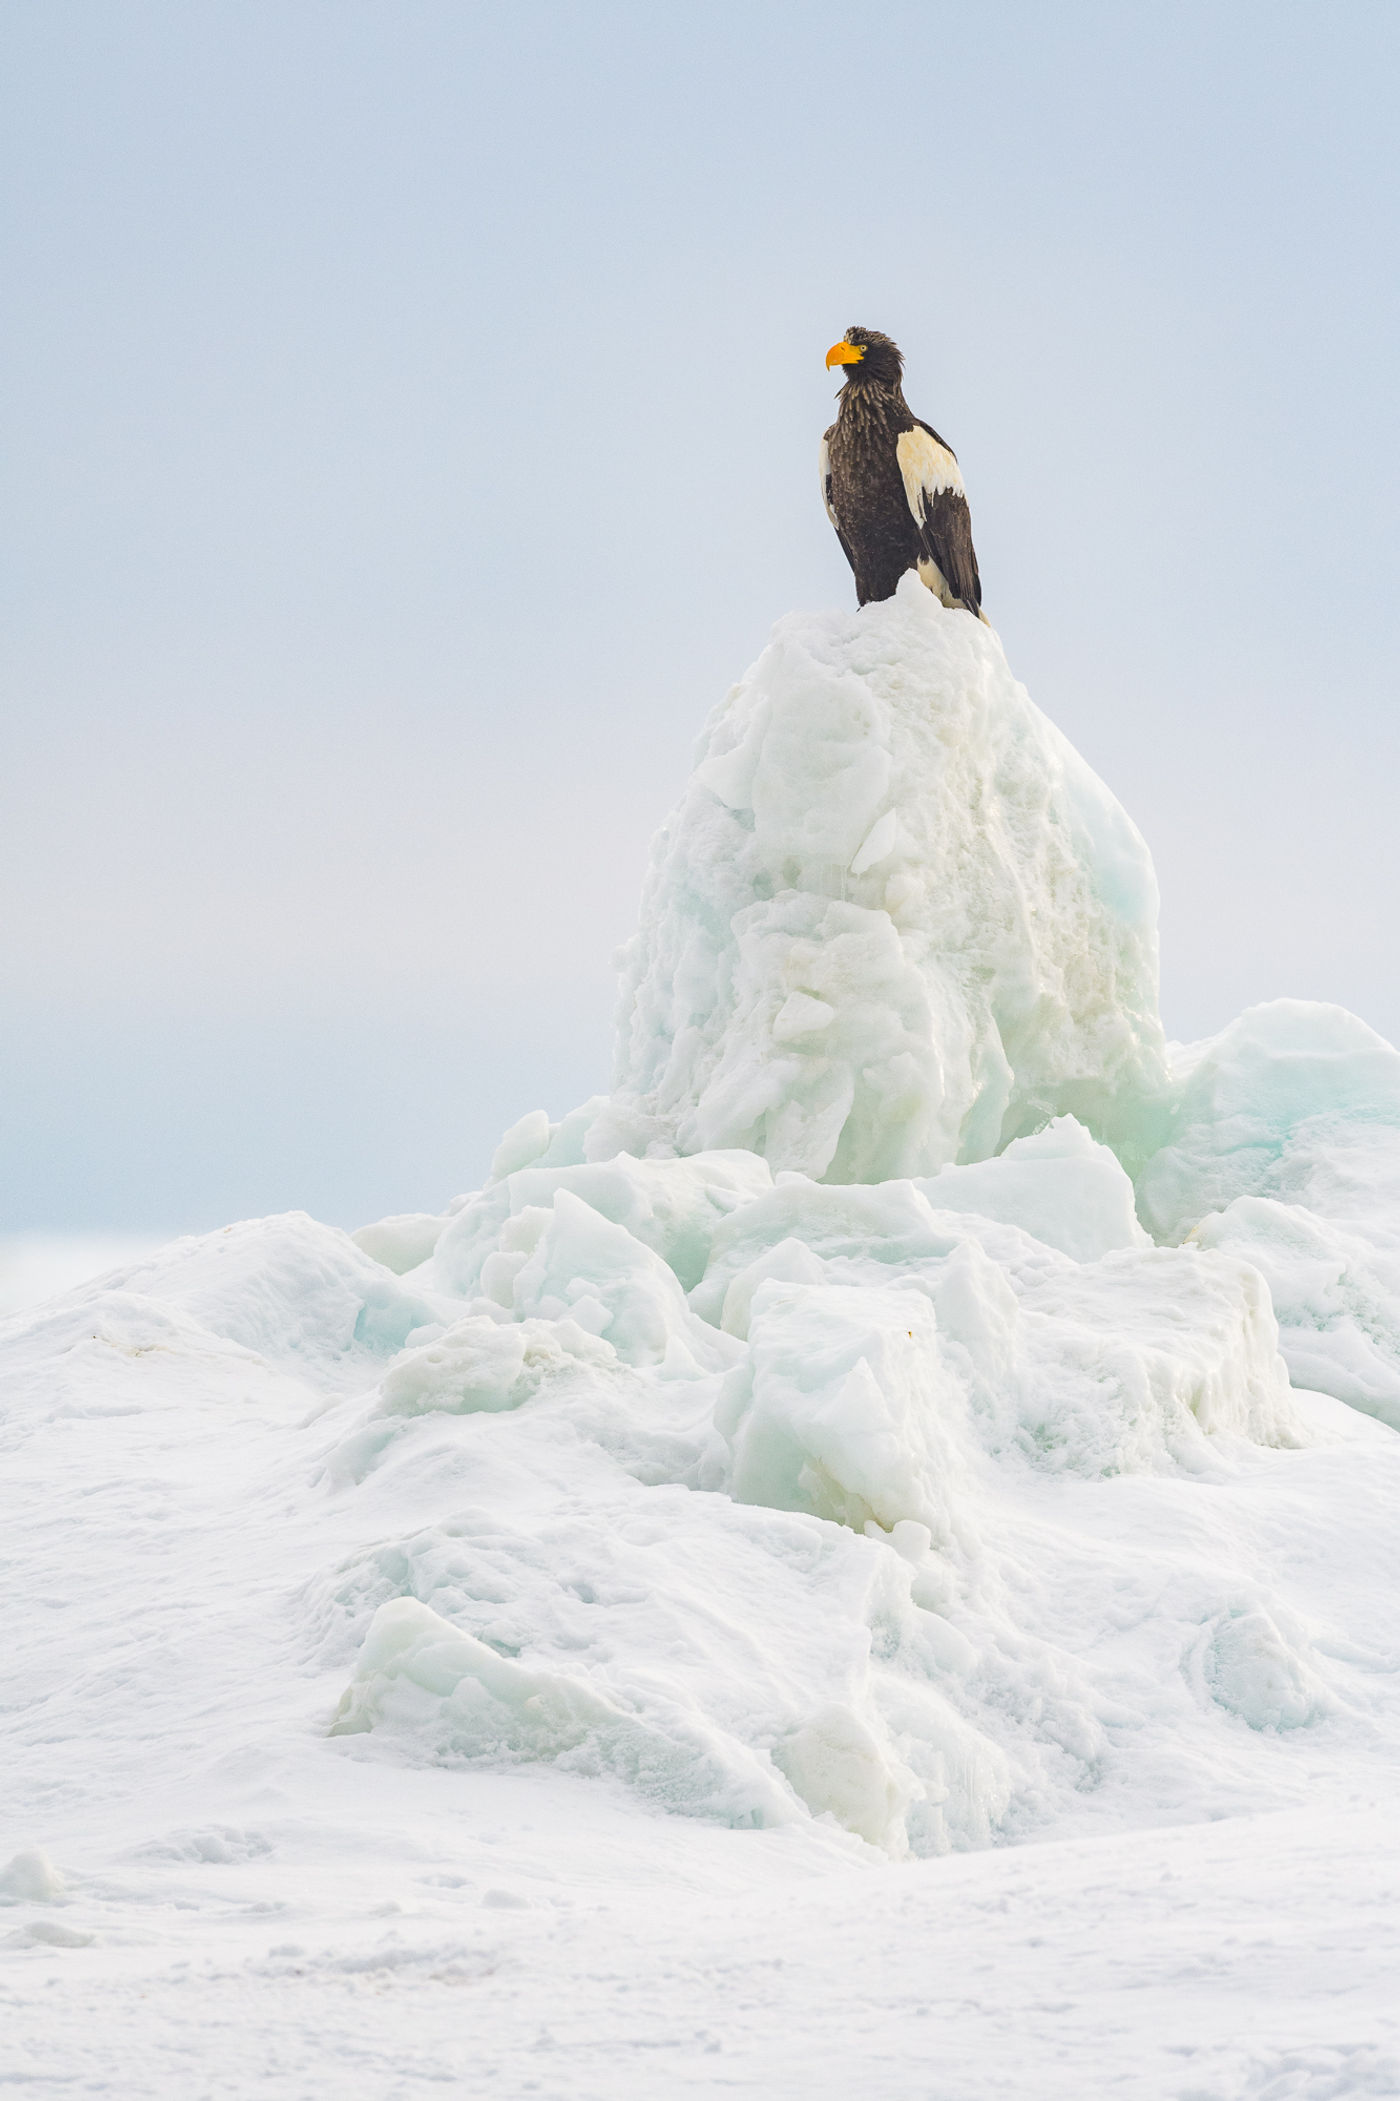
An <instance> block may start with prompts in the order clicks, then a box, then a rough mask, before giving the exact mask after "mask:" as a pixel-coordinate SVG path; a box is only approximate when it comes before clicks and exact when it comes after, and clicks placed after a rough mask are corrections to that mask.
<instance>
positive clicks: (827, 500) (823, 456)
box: [817, 438, 841, 532]
mask: <svg viewBox="0 0 1400 2101" xmlns="http://www.w3.org/2000/svg"><path fill="white" fill-rule="evenodd" d="M817 464H818V472H819V473H820V475H821V481H822V502H823V503H824V504H825V506H826V515H827V517H828V518H829V519H830V520H831V522H832V524H833V525H836V513H835V511H833V509H832V508H831V447H830V446H829V445H828V444H827V442H826V439H825V438H823V439H822V449H821V453H820V455H819V457H818V463H817ZM836 530H837V531H838V532H840V530H841V528H840V526H839V525H836Z"/></svg>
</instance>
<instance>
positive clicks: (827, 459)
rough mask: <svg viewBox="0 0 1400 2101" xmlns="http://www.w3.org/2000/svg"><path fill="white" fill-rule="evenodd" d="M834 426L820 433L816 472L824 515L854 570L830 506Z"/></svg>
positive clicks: (839, 526)
mask: <svg viewBox="0 0 1400 2101" xmlns="http://www.w3.org/2000/svg"><path fill="white" fill-rule="evenodd" d="M835 428H836V425H835V424H834V423H833V424H832V426H831V430H828V431H825V432H823V434H822V449H821V454H820V458H819V465H818V472H819V473H820V475H821V484H822V502H823V503H824V504H825V506H826V515H827V517H828V518H829V519H830V520H831V523H832V525H833V527H834V528H835V532H836V537H837V539H838V540H839V541H840V542H841V545H842V548H843V549H844V550H845V555H846V560H847V561H848V562H849V563H850V565H851V568H852V569H853V570H854V568H855V566H856V563H855V556H854V555H853V554H852V553H851V543H850V541H849V540H848V539H847V538H846V535H845V534H844V533H843V532H842V530H841V520H840V519H839V518H838V517H837V515H836V512H835V510H834V509H833V508H832V502H831V431H832V430H835Z"/></svg>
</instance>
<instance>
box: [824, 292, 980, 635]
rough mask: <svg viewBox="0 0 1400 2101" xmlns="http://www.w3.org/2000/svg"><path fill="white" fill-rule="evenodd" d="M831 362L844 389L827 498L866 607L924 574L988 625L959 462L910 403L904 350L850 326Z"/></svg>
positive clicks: (827, 457) (830, 447) (831, 445)
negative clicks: (910, 576)
mask: <svg viewBox="0 0 1400 2101" xmlns="http://www.w3.org/2000/svg"><path fill="white" fill-rule="evenodd" d="M826 362H827V365H828V367H830V366H832V365H843V366H845V368H846V382H845V385H844V386H843V387H842V389H841V407H840V409H839V411H838V413H837V417H836V421H835V422H834V423H833V424H832V426H831V428H830V430H829V431H828V432H827V433H826V436H825V437H824V438H823V439H822V458H821V472H822V497H823V500H824V502H825V504H826V509H827V516H828V517H829V518H830V520H831V522H832V524H833V525H834V526H835V528H836V533H837V537H838V538H839V540H840V542H841V545H842V546H843V547H844V548H845V550H846V560H847V561H848V562H849V563H850V565H851V568H852V570H853V571H854V572H855V579H856V597H857V599H858V600H859V602H860V604H861V605H868V604H869V603H870V601H871V600H872V599H875V598H893V596H894V594H895V589H896V587H897V585H898V583H899V579H900V578H901V577H902V576H903V575H905V574H906V572H907V571H908V570H910V569H916V570H917V571H918V573H919V575H920V576H921V577H922V579H923V581H924V582H925V583H926V584H927V585H928V587H929V589H930V590H931V591H933V592H934V593H935V594H936V595H937V596H938V597H939V598H941V599H942V601H943V603H944V605H946V606H961V607H963V608H964V609H965V610H966V611H967V612H969V613H976V614H978V615H979V616H981V617H985V616H982V584H981V580H980V578H979V577H978V574H977V556H976V555H975V554H974V553H973V549H972V520H971V517H970V516H969V513H968V508H967V495H966V492H965V490H964V489H963V484H962V475H961V474H960V473H959V471H958V462H957V458H956V455H955V454H954V453H953V451H952V449H951V447H950V446H948V445H945V444H944V442H943V440H942V438H940V437H939V435H938V432H937V431H936V430H935V429H934V428H933V426H932V424H929V423H922V422H920V420H919V418H918V417H917V416H916V415H915V414H914V413H913V411H912V410H911V409H910V407H909V404H908V402H907V401H906V400H905V398H904V389H903V387H902V385H901V383H900V382H901V379H902V377H903V373H904V359H903V358H902V357H901V356H900V353H899V350H898V348H897V346H896V345H895V344H894V343H892V342H891V341H890V339H889V337H888V336H882V335H881V334H880V333H879V331H878V329H874V328H848V329H847V330H846V333H845V335H844V336H843V337H842V339H841V341H840V342H839V343H834V344H833V345H832V347H831V349H830V350H829V351H828V352H827V357H826Z"/></svg>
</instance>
